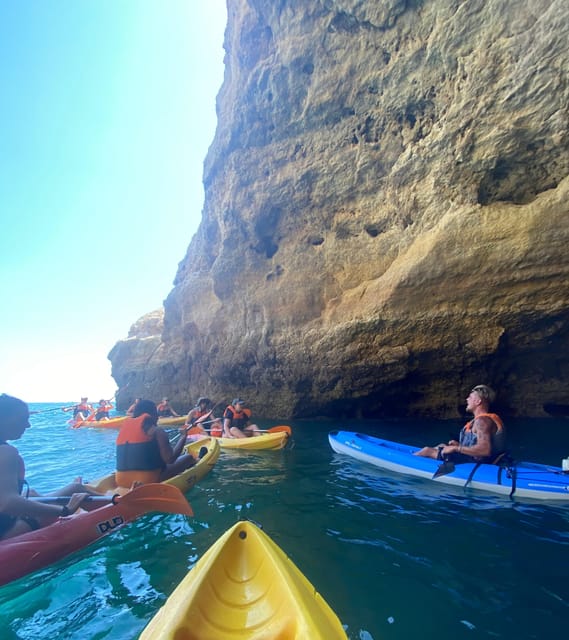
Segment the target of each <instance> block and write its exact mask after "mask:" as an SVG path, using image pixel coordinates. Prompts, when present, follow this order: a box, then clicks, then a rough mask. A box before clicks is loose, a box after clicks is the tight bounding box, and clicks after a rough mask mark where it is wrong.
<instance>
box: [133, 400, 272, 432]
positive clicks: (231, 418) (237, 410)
mask: <svg viewBox="0 0 569 640" xmlns="http://www.w3.org/2000/svg"><path fill="white" fill-rule="evenodd" d="M141 401H142V398H135V400H134V402H133V403H132V404H131V405H130V407H129V408H128V409H127V411H126V415H127V416H133V415H134V414H135V412H136V410H137V407H138V404H139V403H140V402H141ZM220 406H223V404H222V403H217V404H215V403H213V402H212V401H211V400H210V399H209V398H206V397H205V396H202V397H200V398H198V400H197V402H196V404H195V406H194V407H192V408H191V409H190V410H189V412H188V414H187V416H186V420H185V422H184V424H183V426H182V429H187V428H193V429H192V433H194V434H197V433H198V432H200V431H201V433H202V434H207V433H209V434H210V435H212V436H215V437H221V436H223V437H225V438H246V437H249V436H255V435H259V434H260V432H259V428H258V427H257V425H256V424H251V415H252V414H251V410H250V409H249V408H246V406H245V400H243V399H242V398H234V399H233V400H232V402H231V404H229V405H227V407H226V408H225V410H224V411H223V413H222V415H221V416H217V417H216V416H215V415H214V414H215V413H216V410H217V409H218V408H219V407H220ZM156 411H157V414H158V418H173V417H181V416H180V414H179V413H176V411H175V410H174V409H173V408H172V406H171V405H170V402H169V400H168V398H166V397H165V398H162V400H161V402H159V403H158V404H157V405H156ZM206 425H208V426H207V428H206Z"/></svg>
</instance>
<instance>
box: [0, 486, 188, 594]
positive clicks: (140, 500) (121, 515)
mask: <svg viewBox="0 0 569 640" xmlns="http://www.w3.org/2000/svg"><path fill="white" fill-rule="evenodd" d="M90 500H94V501H101V502H102V503H103V504H104V506H102V507H100V508H99V509H95V510H93V511H84V512H80V513H78V514H76V515H72V516H70V517H67V518H59V520H57V521H56V522H54V523H53V524H50V525H49V526H47V527H43V528H42V529H38V530H37V531H30V532H29V533H24V534H22V535H20V536H16V537H14V538H8V539H7V540H1V541H0V567H2V570H1V571H0V585H3V584H7V583H8V582H12V581H13V580H17V579H18V578H21V577H23V576H25V575H27V574H29V573H32V572H33V571H37V570H38V569H42V568H43V567H47V566H48V565H50V564H53V563H54V562H57V561H58V560H61V559H62V558H65V557H66V556H68V555H69V554H71V553H73V552H74V551H78V550H79V549H82V548H83V547H86V546H87V545H89V544H91V543H92V542H95V541H96V540H99V538H102V537H103V536H106V535H107V534H109V533H112V532H113V531H117V529H120V528H121V527H123V526H124V525H125V524H127V523H128V522H132V521H133V520H135V519H136V518H138V517H139V516H142V515H144V514H145V513H148V512H150V511H161V512H164V513H181V514H183V515H193V513H192V509H191V507H190V505H189V503H188V502H187V500H186V499H185V498H184V496H183V495H182V493H181V492H180V490H179V489H177V488H176V487H173V486H169V485H165V484H145V485H143V486H141V487H137V488H135V489H133V490H132V491H129V492H128V493H126V494H125V495H124V496H115V498H114V502H109V500H110V498H109V497H108V496H91V498H90ZM45 501H50V502H53V501H61V502H62V504H67V502H68V501H69V497H68V496H67V497H62V498H51V499H50V498H48V497H46V498H45Z"/></svg>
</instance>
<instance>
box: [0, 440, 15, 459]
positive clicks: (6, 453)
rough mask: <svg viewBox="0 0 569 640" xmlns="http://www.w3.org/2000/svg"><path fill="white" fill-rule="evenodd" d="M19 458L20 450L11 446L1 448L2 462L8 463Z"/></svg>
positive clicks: (6, 445)
mask: <svg viewBox="0 0 569 640" xmlns="http://www.w3.org/2000/svg"><path fill="white" fill-rule="evenodd" d="M19 457H20V454H19V453H18V450H17V449H16V447H13V446H12V445H11V444H4V445H2V446H1V447H0V461H2V462H4V463H6V462H10V461H11V460H15V459H16V458H19Z"/></svg>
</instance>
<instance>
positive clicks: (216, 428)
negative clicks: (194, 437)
mask: <svg viewBox="0 0 569 640" xmlns="http://www.w3.org/2000/svg"><path fill="white" fill-rule="evenodd" d="M216 406H217V405H216ZM214 409H215V406H214V405H213V402H212V401H211V400H210V399H209V398H205V397H201V398H198V401H197V402H196V406H195V407H194V408H193V409H190V411H189V413H188V415H187V417H186V424H185V425H184V427H193V429H192V431H193V432H195V431H198V430H199V429H200V428H201V430H202V432H203V435H207V431H208V430H206V429H204V428H203V426H202V424H208V425H209V432H210V434H211V435H212V436H215V437H220V436H221V435H222V434H223V430H222V427H221V420H220V419H219V418H215V417H214V416H213V410H214Z"/></svg>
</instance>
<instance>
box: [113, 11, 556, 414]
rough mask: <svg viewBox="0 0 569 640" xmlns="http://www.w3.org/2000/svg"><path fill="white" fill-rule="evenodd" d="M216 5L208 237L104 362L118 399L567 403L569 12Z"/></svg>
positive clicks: (407, 410) (381, 405) (267, 405)
mask: <svg viewBox="0 0 569 640" xmlns="http://www.w3.org/2000/svg"><path fill="white" fill-rule="evenodd" d="M228 8H229V22H228V26H227V30H226V36H225V49H226V59H225V65H226V70H225V80H224V83H223V86H222V88H221V91H220V93H219V96H218V106H217V108H218V128H217V132H216V135H215V139H214V141H213V144H212V146H211V148H210V151H209V154H208V156H207V159H206V162H205V170H204V185H205V190H206V200H205V206H204V211H203V219H202V223H201V226H200V228H199V230H198V232H197V234H196V235H195V237H194V238H193V240H192V241H191V244H190V246H189V249H188V252H187V255H186V257H185V258H184V260H183V261H182V262H181V263H180V266H179V270H178V274H177V276H176V280H175V283H174V285H175V286H174V289H173V290H172V292H171V293H170V295H169V296H168V298H167V300H166V302H165V316H164V326H163V330H162V333H161V334H158V333H157V334H156V335H155V336H154V337H152V338H148V337H146V338H145V337H141V336H139V338H136V337H131V338H129V339H128V340H126V341H125V342H120V343H119V344H118V345H117V346H116V347H115V348H114V349H113V351H112V352H111V355H110V357H111V360H112V363H113V375H114V377H115V379H116V381H117V383H118V384H119V386H120V387H121V388H122V389H123V390H122V392H121V395H120V396H119V401H120V399H121V397H122V398H123V402H127V401H128V399H130V397H132V396H134V395H142V394H143V392H148V393H151V394H152V397H159V396H160V395H161V394H163V393H164V392H166V391H167V393H168V395H169V397H170V398H171V399H172V400H174V402H175V403H176V404H177V405H180V406H182V407H183V408H187V407H188V406H189V403H190V400H195V398H196V397H197V396H198V395H201V394H204V393H205V394H207V395H209V396H211V397H213V398H215V399H219V400H220V401H221V400H223V399H226V400H230V399H231V397H232V396H233V395H235V394H237V393H239V394H240V395H242V396H244V397H245V398H246V399H247V400H248V401H249V403H250V404H251V405H252V407H253V409H254V412H255V413H256V414H257V415H265V416H274V417H283V418H284V417H295V416H309V415H336V416H338V415H362V416H364V417H366V416H370V417H371V416H378V415H397V414H414V415H432V416H440V417H442V416H444V417H451V416H456V415H457V407H458V405H463V399H464V398H465V397H466V395H467V392H468V391H469V387H470V386H471V385H473V384H475V383H480V382H486V383H489V384H491V385H492V386H494V387H495V388H496V389H497V390H498V392H499V399H500V401H501V402H500V408H501V409H502V410H503V411H504V412H505V413H514V414H515V413H517V414H522V415H533V416H539V415H543V412H544V410H543V405H544V404H546V403H558V404H569V385H567V383H566V381H567V379H568V377H569V375H568V374H569V314H568V307H569V286H568V282H569V254H568V249H567V247H568V240H569V225H568V214H569V204H568V203H569V178H568V175H569V134H568V121H569V112H568V105H569V81H568V71H567V70H568V69H569V53H568V42H569V4H568V3H567V2H566V1H565V0H463V1H460V0H423V1H421V0H407V1H405V0H389V1H388V0H385V1H379V0H310V1H309V0H279V1H274V0H270V1H269V0H228ZM148 340H151V341H152V349H150V348H149V347H147V343H146V342H145V341H148ZM127 383H130V384H129V388H128V389H127V390H124V387H125V385H126V384H127ZM127 395H128V396H129V398H127Z"/></svg>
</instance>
